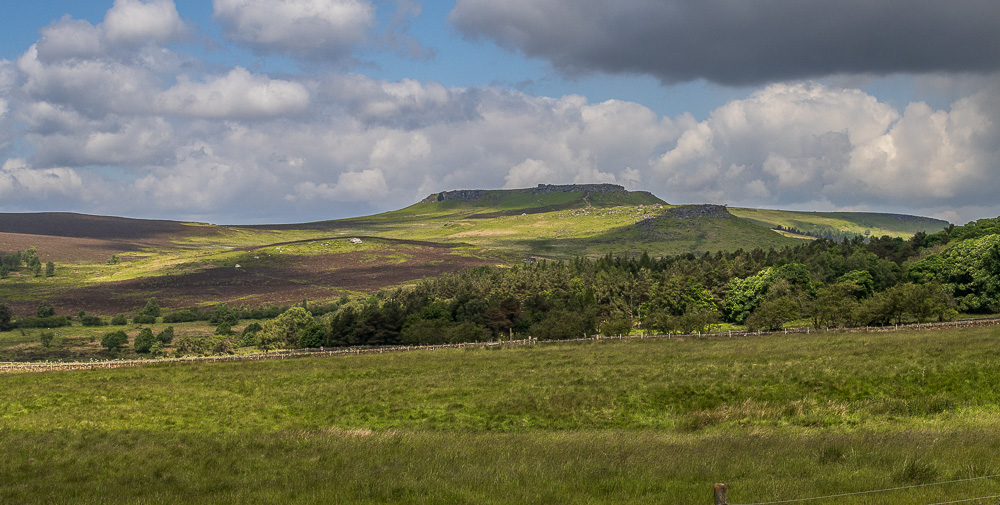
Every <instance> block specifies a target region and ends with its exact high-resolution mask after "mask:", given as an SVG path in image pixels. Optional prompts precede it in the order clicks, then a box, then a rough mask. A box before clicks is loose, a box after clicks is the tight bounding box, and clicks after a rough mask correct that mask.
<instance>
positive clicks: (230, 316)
mask: <svg viewBox="0 0 1000 505" xmlns="http://www.w3.org/2000/svg"><path fill="white" fill-rule="evenodd" d="M208 322H210V323H212V324H215V325H220V324H222V323H228V324H229V326H233V325H235V324H236V323H238V322H240V313H239V312H238V311H237V310H236V309H234V308H232V307H230V306H228V305H226V304H224V303H220V304H217V305H216V306H215V307H213V308H212V313H211V314H209V316H208Z"/></svg>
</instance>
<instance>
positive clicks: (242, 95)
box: [156, 67, 309, 119]
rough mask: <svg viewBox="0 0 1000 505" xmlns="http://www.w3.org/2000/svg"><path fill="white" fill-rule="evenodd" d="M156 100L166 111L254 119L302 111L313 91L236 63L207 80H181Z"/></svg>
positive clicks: (203, 116)
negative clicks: (220, 75)
mask: <svg viewBox="0 0 1000 505" xmlns="http://www.w3.org/2000/svg"><path fill="white" fill-rule="evenodd" d="M156 103H157V106H158V109H159V110H161V111H162V112H164V113H166V114H178V115H184V116H190V117H197V118H235V119H252V118H264V117H274V116H281V115H289V114H295V113H298V112H300V111H302V110H303V109H305V108H306V107H307V106H308V105H309V91H308V90H307V89H306V87H305V86H303V85H302V84H299V83H297V82H291V81H286V80H281V79H271V78H269V77H267V76H263V75H253V74H251V73H250V72H249V71H247V70H246V69H244V68H241V67H236V68H234V69H232V70H230V71H229V73H228V74H226V75H225V76H222V77H218V78H215V79H213V80H211V81H209V82H205V83H199V82H192V81H188V80H181V81H180V82H178V83H177V84H176V85H174V86H173V87H171V88H170V89H168V90H166V91H164V92H163V93H162V94H161V95H160V96H158V97H157V99H156Z"/></svg>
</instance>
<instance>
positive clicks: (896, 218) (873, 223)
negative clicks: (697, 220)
mask: <svg viewBox="0 0 1000 505" xmlns="http://www.w3.org/2000/svg"><path fill="white" fill-rule="evenodd" d="M729 211H730V212H731V213H732V214H733V215H734V216H737V217H741V218H744V219H747V220H750V221H752V222H755V223H758V224H760V225H763V226H766V227H768V228H774V227H776V226H783V227H785V228H795V229H797V230H799V231H802V232H806V233H808V234H811V235H814V236H821V237H822V236H827V235H828V234H831V235H833V236H834V237H843V236H852V235H864V236H869V235H870V236H873V237H881V236H883V235H888V236H890V237H903V238H908V237H910V236H912V235H913V234H914V233H916V232H918V231H922V232H925V233H934V232H937V231H941V230H942V229H943V228H946V227H948V225H949V224H950V223H948V222H947V221H943V220H940V219H933V218H929V217H918V216H908V215H903V214H883V213H874V212H799V211H791V210H770V209H740V208H730V209H729Z"/></svg>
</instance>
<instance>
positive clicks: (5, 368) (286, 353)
mask: <svg viewBox="0 0 1000 505" xmlns="http://www.w3.org/2000/svg"><path fill="white" fill-rule="evenodd" d="M995 325H1000V317H984V318H974V319H963V320H959V321H946V322H937V323H919V324H906V325H892V326H865V327H857V328H811V327H802V328H785V329H783V330H778V331H746V330H737V331H733V330H716V331H707V332H695V333H670V334H648V335H647V334H635V335H633V334H629V335H583V336H582V337H580V338H571V339H559V340H539V339H537V338H534V337H527V338H523V339H517V340H514V339H508V340H495V341H490V342H465V343H459V344H436V345H394V346H380V347H346V348H344V347H340V348H335V349H325V348H319V349H290V350H280V351H273V352H258V353H251V354H228V355H215V356H186V357H180V358H151V359H129V360H91V361H83V362H59V361H46V362H0V373H5V372H7V373H9V372H45V371H57V370H58V371H63V370H90V369H99V368H126V367H136V366H143V365H150V364H160V363H216V362H225V361H261V360H272V359H287V358H297V357H305V356H342V355H351V354H380V353H387V352H405V351H422V350H434V349H458V348H465V347H479V348H488V347H503V346H521V345H528V344H537V343H540V342H543V343H560V342H587V341H599V340H641V339H663V338H708V337H730V338H739V337H752V336H762V335H780V334H786V335H787V334H812V333H828V332H838V333H859V332H888V331H901V330H914V329H942V328H956V327H958V328H965V327H976V326H995Z"/></svg>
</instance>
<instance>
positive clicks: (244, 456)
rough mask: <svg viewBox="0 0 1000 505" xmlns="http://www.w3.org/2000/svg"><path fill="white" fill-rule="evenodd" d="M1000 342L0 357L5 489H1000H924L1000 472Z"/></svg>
mask: <svg viewBox="0 0 1000 505" xmlns="http://www.w3.org/2000/svg"><path fill="white" fill-rule="evenodd" d="M998 344H1000V328H996V327H989V328H974V329H962V330H947V331H944V330H936V331H910V332H890V333H844V334H822V335H816V334H813V335H773V336H762V337H756V338H749V339H727V338H714V337H713V338H706V339H662V340H633V341H603V342H587V343H561V344H545V343H542V344H539V345H536V346H534V347H525V348H506V349H500V350H487V349H464V350H442V351H416V352H408V353H398V354H382V355H359V356H342V357H332V358H305V359H291V360H281V361H264V362H245V363H216V364H209V363H202V364H183V365H177V364H173V365H171V364H164V365H155V366H149V367H143V368H133V369H113V370H90V371H83V372H52V373H38V374H4V375H0V452H2V454H3V455H4V457H3V458H0V503H249V502H253V503H373V504H374V503H497V504H499V503H609V504H610V503H615V504H619V503H680V504H686V503H691V504H702V503H711V488H712V484H713V483H715V482H725V483H726V484H728V485H729V487H730V496H729V497H730V501H731V502H732V503H759V502H769V501H776V500H788V499H796V498H807V497H814V496H825V495H833V494H841V493H850V492H856V491H867V490H875V489H884V488H906V489H901V490H898V491H893V492H889V493H876V494H866V495H854V496H850V497H839V498H831V499H826V500H812V501H810V503H858V504H868V503H871V504H874V503H887V502H895V503H939V502H945V501H954V500H959V499H968V498H978V497H986V496H992V495H1000V481H998V479H980V480H970V481H962V482H955V483H952V484H944V485H931V486H923V485H924V484H933V483H937V482H943V481H955V480H963V479H969V478H975V477H983V476H993V475H997V474H1000V458H997V457H996V454H997V453H998V451H1000V388H998V387H997V386H996V385H997V384H1000V358H998V353H997V350H998ZM913 486H920V487H913ZM973 503H975V502H973ZM981 503H988V502H987V501H985V500H982V501H981Z"/></svg>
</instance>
